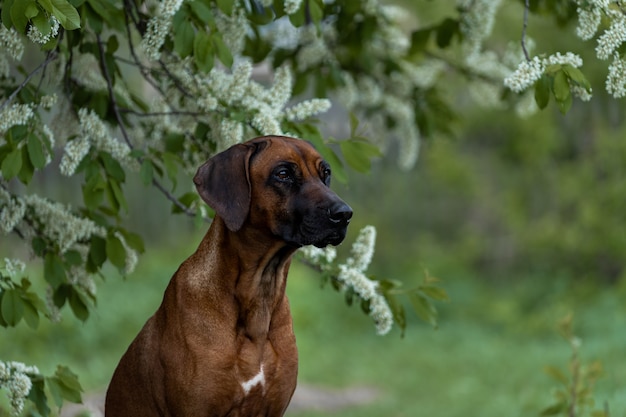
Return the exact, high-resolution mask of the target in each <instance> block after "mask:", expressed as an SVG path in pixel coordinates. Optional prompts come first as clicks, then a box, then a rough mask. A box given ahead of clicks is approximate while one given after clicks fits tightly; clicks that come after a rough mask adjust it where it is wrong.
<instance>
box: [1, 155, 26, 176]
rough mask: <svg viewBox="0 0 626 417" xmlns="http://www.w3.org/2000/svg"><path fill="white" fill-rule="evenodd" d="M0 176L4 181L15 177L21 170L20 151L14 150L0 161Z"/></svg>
mask: <svg viewBox="0 0 626 417" xmlns="http://www.w3.org/2000/svg"><path fill="white" fill-rule="evenodd" d="M1 169H2V176H3V177H4V179H5V180H10V179H11V178H13V177H15V176H16V175H17V174H18V172H20V169H22V150H21V149H20V148H15V149H13V150H12V151H11V152H9V154H8V155H7V156H5V157H4V161H2V166H1Z"/></svg>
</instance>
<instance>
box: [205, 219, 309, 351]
mask: <svg viewBox="0 0 626 417" xmlns="http://www.w3.org/2000/svg"><path fill="white" fill-rule="evenodd" d="M296 249H297V248H295V247H293V246H290V245H288V244H286V243H285V242H283V241H280V240H278V239H276V238H268V236H267V234H266V233H263V232H260V231H258V230H254V229H253V228H250V227H246V225H244V227H243V228H242V229H241V230H239V231H237V232H232V231H230V230H229V229H228V228H227V227H226V225H225V223H224V221H223V220H222V219H221V218H220V217H219V216H216V217H215V219H214V220H213V222H212V224H211V227H210V228H209V231H208V232H207V234H206V236H205V237H204V239H203V241H202V243H201V245H200V247H199V248H198V251H199V252H200V251H203V252H204V253H203V254H202V257H204V259H205V261H204V262H206V265H207V268H209V269H212V268H213V265H220V263H218V262H217V260H218V259H228V260H229V263H228V264H223V263H222V265H228V269H223V270H211V277H210V279H211V282H210V283H209V286H210V288H211V290H212V291H215V292H217V293H219V294H220V295H222V296H223V295H226V296H232V297H234V308H235V309H236V310H237V312H236V313H237V315H238V317H237V321H238V323H237V327H238V328H240V330H241V331H243V332H244V336H245V337H247V338H249V339H251V340H253V341H254V340H255V339H257V338H262V337H264V336H267V334H268V332H269V330H270V326H271V324H272V323H271V319H272V315H273V314H274V312H275V310H276V309H277V308H279V307H280V306H281V303H283V302H284V298H285V288H286V284H287V273H288V271H289V266H290V263H291V256H292V255H293V253H294V252H295V251H296Z"/></svg>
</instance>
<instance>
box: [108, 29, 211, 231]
mask: <svg viewBox="0 0 626 417" xmlns="http://www.w3.org/2000/svg"><path fill="white" fill-rule="evenodd" d="M96 43H97V44H98V52H99V54H100V67H101V70H102V74H103V76H104V79H105V80H106V83H107V91H108V93H109V99H110V100H111V107H112V109H113V113H114V115H115V119H116V120H117V124H118V125H119V128H120V131H121V132H122V136H123V137H124V141H125V142H126V144H128V147H129V148H130V149H131V150H132V149H134V146H133V144H132V142H131V141H130V137H129V136H128V132H127V131H126V127H125V126H124V120H123V119H122V115H121V113H120V107H119V106H118V104H117V100H116V99H115V94H114V92H113V83H112V81H111V76H110V74H109V69H108V68H107V66H106V60H105V59H106V57H105V54H104V48H103V47H102V42H101V39H100V35H99V34H96ZM137 159H138V161H139V163H142V162H143V158H141V157H138V158H137ZM152 185H154V186H155V187H156V188H157V189H158V190H159V191H161V192H162V193H163V194H164V195H165V197H167V199H168V200H170V201H171V202H172V203H174V205H176V206H177V207H178V208H180V209H181V210H182V211H183V212H184V213H185V214H187V215H189V216H191V217H195V216H196V213H195V212H194V211H193V210H190V209H189V207H187V206H185V205H184V204H183V203H181V202H180V200H178V199H177V198H176V197H175V196H174V195H173V194H172V193H170V192H169V191H167V189H166V188H165V187H164V186H163V184H161V183H160V182H159V181H158V180H157V179H156V178H152ZM203 219H204V221H206V222H211V219H209V218H208V217H203Z"/></svg>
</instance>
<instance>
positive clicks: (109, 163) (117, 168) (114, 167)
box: [100, 152, 126, 183]
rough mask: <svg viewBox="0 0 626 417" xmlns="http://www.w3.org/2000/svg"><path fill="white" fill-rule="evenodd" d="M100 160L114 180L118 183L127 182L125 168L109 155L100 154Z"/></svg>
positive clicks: (105, 153)
mask: <svg viewBox="0 0 626 417" xmlns="http://www.w3.org/2000/svg"><path fill="white" fill-rule="evenodd" d="M100 158H101V159H102V162H103V164H104V170H105V171H106V172H107V174H108V175H109V176H110V177H111V178H114V179H115V180H116V181H117V182H120V183H122V182H124V181H126V173H125V172H124V168H122V166H121V165H120V163H119V162H118V161H117V160H116V159H114V158H113V157H112V156H111V155H110V154H109V153H107V152H102V153H100Z"/></svg>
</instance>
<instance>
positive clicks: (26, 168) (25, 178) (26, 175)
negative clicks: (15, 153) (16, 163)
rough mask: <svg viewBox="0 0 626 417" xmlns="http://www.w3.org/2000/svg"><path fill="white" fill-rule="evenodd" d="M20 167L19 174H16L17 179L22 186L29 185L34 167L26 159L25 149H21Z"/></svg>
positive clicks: (26, 152) (26, 151) (27, 158)
mask: <svg viewBox="0 0 626 417" xmlns="http://www.w3.org/2000/svg"><path fill="white" fill-rule="evenodd" d="M21 154H22V167H21V168H20V172H18V173H17V178H19V180H20V181H21V182H22V183H23V184H29V183H30V180H32V179H33V175H35V167H34V166H33V164H32V163H31V162H30V158H29V157H28V149H27V147H26V146H25V147H23V148H22V152H21Z"/></svg>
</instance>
